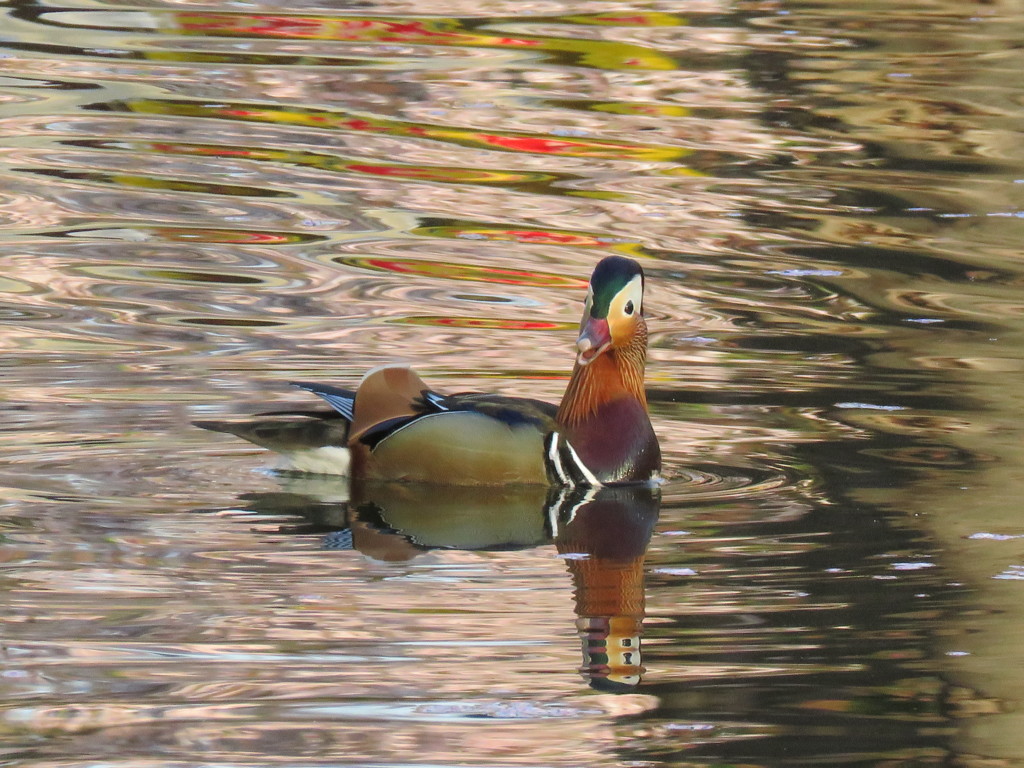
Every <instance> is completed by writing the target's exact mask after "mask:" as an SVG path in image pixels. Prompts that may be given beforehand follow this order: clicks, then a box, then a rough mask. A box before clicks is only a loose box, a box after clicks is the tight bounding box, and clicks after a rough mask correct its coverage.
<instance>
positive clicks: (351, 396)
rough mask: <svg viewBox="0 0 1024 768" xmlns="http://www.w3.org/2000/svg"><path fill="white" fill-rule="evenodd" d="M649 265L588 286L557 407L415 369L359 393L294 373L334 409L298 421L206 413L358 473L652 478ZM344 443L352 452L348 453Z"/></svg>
mask: <svg viewBox="0 0 1024 768" xmlns="http://www.w3.org/2000/svg"><path fill="white" fill-rule="evenodd" d="M643 298H644V273H643V270H642V269H641V268H640V265H639V264H637V263H636V262H635V261H633V260H632V259H627V258H624V257H621V256H609V257H607V258H605V259H602V260H601V261H600V262H599V263H598V264H597V266H596V268H595V269H594V273H593V275H592V276H591V278H590V285H589V289H588V291H587V299H586V305H585V307H584V310H583V319H582V321H581V323H580V333H579V337H578V339H577V341H576V349H577V355H576V363H575V366H574V367H573V371H572V376H571V377H570V379H569V384H568V386H567V388H566V390H565V395H564V396H563V397H562V401H561V404H560V405H558V406H557V407H556V406H554V405H552V404H550V403H545V402H542V401H540V400H532V399H527V398H518V397H508V396H503V395H493V394H482V393H459V394H452V395H444V394H441V393H439V392H436V391H434V390H432V389H431V388H430V387H428V386H427V385H426V384H425V383H424V382H423V380H422V379H420V377H419V376H417V375H416V374H415V373H414V372H413V371H412V370H411V369H410V368H408V367H406V366H398V365H386V366H382V367H379V368H375V369H373V370H371V371H370V372H369V373H367V374H366V376H365V377H364V378H363V380H362V382H361V383H360V384H359V387H358V389H356V390H355V391H353V390H349V389H342V388H339V387H334V386H330V385H326V384H313V383H308V382H293V385H294V386H297V387H299V388H301V389H304V390H307V391H309V392H312V393H313V394H316V395H319V396H320V397H321V398H323V399H324V400H325V401H326V402H327V403H328V404H329V405H330V406H331V407H332V408H333V409H334V412H333V413H326V414H321V413H314V412H305V411H301V412H300V411H278V412H276V413H268V414H263V415H264V416H270V415H278V416H280V415H302V416H304V417H305V418H304V419H303V420H302V421H299V422H290V423H281V422H266V421H257V422H251V423H248V424H237V423H230V422H221V421H201V422H195V424H196V425H197V426H199V427H202V428H204V429H211V430H214V431H219V432H229V433H231V434H234V435H237V436H239V437H242V438H244V439H246V440H249V441H250V442H252V443H255V444H257V445H260V446H263V447H266V448H270V449H271V450H274V451H276V452H278V453H280V454H282V455H283V456H284V457H285V458H286V459H287V460H289V461H290V465H288V466H286V467H285V468H287V469H292V470H295V471H305V472H326V473H331V474H341V475H346V474H347V475H349V476H350V478H351V479H352V481H353V482H360V483H366V482H370V483H377V482H391V481H399V482H417V483H426V484H434V485H473V486H494V485H507V484H525V485H546V486H550V485H561V486H602V485H610V484H621V483H648V482H651V481H653V480H655V479H656V478H657V476H658V472H659V470H660V468H661V451H660V448H659V447H658V439H657V437H656V436H655V434H654V430H653V428H652V427H651V421H650V417H649V416H648V413H647V396H646V393H645V391H644V362H645V360H646V357H647V324H646V322H645V321H644V315H643ZM346 449H347V450H346Z"/></svg>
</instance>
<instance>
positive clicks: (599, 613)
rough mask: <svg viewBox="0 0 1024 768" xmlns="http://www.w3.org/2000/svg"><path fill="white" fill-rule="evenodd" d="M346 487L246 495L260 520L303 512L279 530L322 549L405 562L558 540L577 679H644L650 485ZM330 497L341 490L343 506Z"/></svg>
mask: <svg viewBox="0 0 1024 768" xmlns="http://www.w3.org/2000/svg"><path fill="white" fill-rule="evenodd" d="M343 488H344V486H343V485H342V484H339V483H337V482H336V481H334V482H332V481H329V480H326V479H324V478H317V477H311V476H304V477H302V476H295V477H292V478H288V490H287V491H282V492H280V493H261V494H246V495H244V496H242V497H241V499H242V500H243V501H245V502H246V507H247V509H248V510H250V511H252V512H255V513H257V514H266V515H274V516H280V515H282V514H288V515H292V516H299V517H301V518H302V521H301V522H298V521H297V522H295V523H288V524H282V525H280V526H279V527H277V528H276V531H277V532H279V533H283V534H306V535H308V534H313V533H317V534H321V535H322V537H323V538H322V539H321V542H322V545H323V546H324V547H325V548H331V549H345V550H357V551H359V552H361V553H363V554H364V555H366V556H367V557H370V558H373V559H374V560H378V561H386V562H402V561H408V560H412V559H413V558H415V557H417V556H419V555H420V554H422V553H424V552H427V551H430V550H438V549H455V550H466V551H486V550H490V551H496V550H501V551H509V550H520V549H529V548H533V547H540V546H545V545H550V544H552V543H554V545H555V547H556V548H557V550H558V553H559V554H560V555H561V556H562V557H563V558H564V559H565V562H566V564H567V566H568V570H569V574H570V575H571V577H572V581H573V589H574V597H575V608H576V628H577V630H578V632H579V636H580V639H581V641H582V644H583V664H582V666H581V667H580V673H581V674H582V675H583V677H584V679H586V680H587V681H588V683H589V684H590V685H591V687H593V688H595V689H597V690H601V691H606V692H615V693H629V692H632V691H633V690H634V689H635V687H636V686H637V685H638V684H639V683H640V680H641V677H642V675H643V673H644V668H643V666H642V663H641V651H640V638H641V635H642V629H643V619H644V555H645V553H646V550H647V545H648V543H649V542H650V539H651V534H652V532H653V530H654V524H655V522H656V521H657V519H658V510H659V503H660V492H659V490H658V489H657V488H652V487H649V486H611V487H603V488H577V489H571V488H541V487H534V486H520V487H495V488H460V487H446V488H437V487H430V486H423V485H417V484H403V483H381V484H379V485H372V484H371V485H366V486H364V487H362V488H361V489H360V493H359V496H358V498H356V497H353V498H352V499H345V498H344V494H341V493H340V492H339V489H343ZM331 493H338V498H337V500H332V499H331Z"/></svg>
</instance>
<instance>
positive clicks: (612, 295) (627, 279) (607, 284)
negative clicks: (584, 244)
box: [576, 256, 644, 365]
mask: <svg viewBox="0 0 1024 768" xmlns="http://www.w3.org/2000/svg"><path fill="white" fill-rule="evenodd" d="M643 301H644V271H643V270H642V269H640V265H639V264H637V263H636V262H635V261H633V260H632V259H627V258H625V257H623V256H608V257H607V258H604V259H601V261H600V262H598V264H597V266H596V267H595V268H594V274H593V275H591V277H590V287H589V289H588V290H587V304H586V306H585V307H584V309H583V320H582V321H581V322H580V335H579V338H578V339H577V340H576V350H577V352H578V354H577V356H576V362H577V363H578V364H579V365H589V364H590V363H591V362H593V361H594V360H595V359H596V358H597V357H599V356H600V355H602V354H604V353H605V352H607V351H608V350H609V349H615V348H617V347H624V346H626V345H628V344H629V343H630V342H631V341H632V340H633V338H634V337H635V336H636V333H637V330H638V329H639V328H640V326H641V325H642V323H643V322H644V320H643Z"/></svg>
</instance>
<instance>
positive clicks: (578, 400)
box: [557, 318, 647, 427]
mask: <svg viewBox="0 0 1024 768" xmlns="http://www.w3.org/2000/svg"><path fill="white" fill-rule="evenodd" d="M646 359H647V325H646V324H645V323H644V321H643V318H641V319H640V322H639V324H638V326H637V329H636V333H635V334H634V336H633V338H632V339H631V340H630V342H629V344H628V345H627V346H625V347H619V348H615V349H609V350H608V351H606V352H605V353H603V354H601V355H598V356H597V357H596V358H595V359H594V360H592V361H591V362H590V363H589V364H587V365H580V364H579V363H578V362H577V363H576V366H575V367H574V368H573V369H572V376H571V377H570V379H569V386H568V387H566V389H565V395H563V396H562V403H561V405H560V406H559V408H558V416H557V419H558V422H559V423H560V424H563V425H565V426H567V427H575V426H578V425H579V424H581V423H582V422H584V421H586V420H587V419H588V418H590V417H591V416H593V415H594V414H595V413H596V412H597V411H598V409H599V408H600V407H601V406H602V405H604V404H605V403H608V402H611V401H612V400H617V399H619V398H620V397H632V398H634V399H636V400H637V401H639V402H640V404H641V405H643V406H644V408H646V407H647V393H646V392H645V390H644V362H645V360H646Z"/></svg>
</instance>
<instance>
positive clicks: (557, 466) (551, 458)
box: [547, 432, 604, 488]
mask: <svg viewBox="0 0 1024 768" xmlns="http://www.w3.org/2000/svg"><path fill="white" fill-rule="evenodd" d="M547 460H548V465H549V466H550V467H551V469H552V470H553V471H554V473H555V475H556V476H557V478H558V481H559V482H560V483H562V484H563V485H572V486H576V485H589V486H591V487H594V488H600V487H601V486H602V485H604V483H602V482H601V481H600V480H598V479H597V477H595V476H594V473H593V472H591V471H590V469H589V468H588V467H587V465H586V464H584V463H583V460H582V459H581V458H580V457H579V454H578V453H576V449H574V448H573V447H572V446H571V445H570V444H569V441H568V440H565V439H563V438H562V436H561V435H560V434H559V433H558V432H552V433H551V434H550V435H548V438H547Z"/></svg>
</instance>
